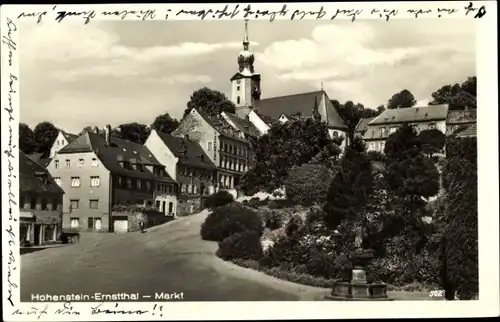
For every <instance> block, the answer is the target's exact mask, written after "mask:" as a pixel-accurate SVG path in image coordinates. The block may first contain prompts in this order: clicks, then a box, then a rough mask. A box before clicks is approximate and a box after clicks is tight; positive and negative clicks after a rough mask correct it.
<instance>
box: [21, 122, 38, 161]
mask: <svg viewBox="0 0 500 322" xmlns="http://www.w3.org/2000/svg"><path fill="white" fill-rule="evenodd" d="M19 149H20V150H21V151H22V152H24V153H25V154H30V153H33V152H34V151H35V149H36V141H35V136H34V134H33V130H31V128H30V127H29V126H28V125H27V124H25V123H19Z"/></svg>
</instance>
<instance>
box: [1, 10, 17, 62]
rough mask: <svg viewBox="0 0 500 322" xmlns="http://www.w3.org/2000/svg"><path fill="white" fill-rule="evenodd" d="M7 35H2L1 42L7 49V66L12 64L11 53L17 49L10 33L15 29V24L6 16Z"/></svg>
mask: <svg viewBox="0 0 500 322" xmlns="http://www.w3.org/2000/svg"><path fill="white" fill-rule="evenodd" d="M6 20H7V36H3V37H2V43H4V44H6V45H7V48H8V49H9V66H12V55H13V52H14V51H15V50H16V49H17V44H16V42H15V41H14V40H13V39H12V34H13V33H14V32H16V31H17V26H16V24H15V23H14V22H12V20H11V19H10V18H7V19H6Z"/></svg>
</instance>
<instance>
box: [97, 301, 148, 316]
mask: <svg viewBox="0 0 500 322" xmlns="http://www.w3.org/2000/svg"><path fill="white" fill-rule="evenodd" d="M103 305H104V302H101V303H99V304H98V305H97V306H95V307H91V309H92V311H91V314H92V315H95V314H130V315H132V314H139V315H140V314H145V313H148V312H149V311H148V310H145V311H144V310H121V309H118V303H115V306H114V307H113V308H112V309H108V308H105V307H103Z"/></svg>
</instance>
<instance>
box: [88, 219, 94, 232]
mask: <svg viewBox="0 0 500 322" xmlns="http://www.w3.org/2000/svg"><path fill="white" fill-rule="evenodd" d="M87 228H88V229H94V218H92V217H89V218H88V219H87Z"/></svg>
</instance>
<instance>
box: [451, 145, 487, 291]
mask: <svg viewBox="0 0 500 322" xmlns="http://www.w3.org/2000/svg"><path fill="white" fill-rule="evenodd" d="M446 152H447V155H446V157H447V158H446V164H445V167H444V176H445V177H446V182H447V184H446V192H447V195H446V199H445V204H446V206H445V216H444V221H445V229H444V234H443V239H442V252H443V254H442V286H443V288H444V289H445V290H446V293H447V298H449V299H452V297H453V294H454V293H455V291H458V294H459V297H460V299H461V300H468V299H471V298H473V297H474V296H475V295H477V294H478V292H479V284H478V283H479V280H478V231H477V219H478V205H477V140H476V138H462V139H459V138H453V139H451V140H450V141H449V142H447V146H446Z"/></svg>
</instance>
